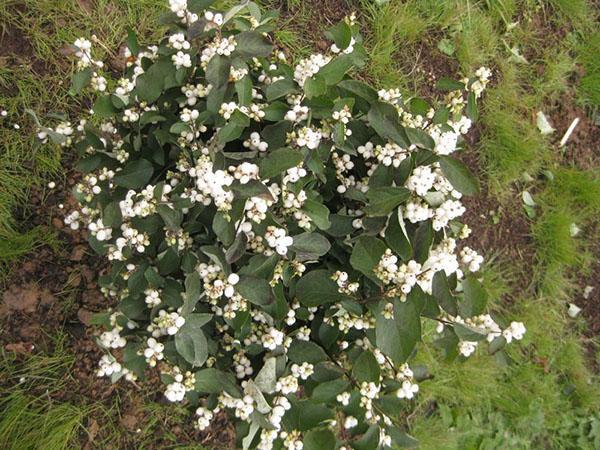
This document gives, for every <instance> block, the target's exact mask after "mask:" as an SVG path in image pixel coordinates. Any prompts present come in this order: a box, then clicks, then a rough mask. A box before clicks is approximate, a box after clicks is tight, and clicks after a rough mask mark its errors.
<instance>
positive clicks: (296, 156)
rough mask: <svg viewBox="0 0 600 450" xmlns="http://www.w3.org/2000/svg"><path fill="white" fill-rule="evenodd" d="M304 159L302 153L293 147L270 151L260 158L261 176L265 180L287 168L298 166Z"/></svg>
mask: <svg viewBox="0 0 600 450" xmlns="http://www.w3.org/2000/svg"><path fill="white" fill-rule="evenodd" d="M302 159H303V157H302V153H301V152H299V151H298V150H292V149H291V148H286V147H284V148H279V149H277V150H274V151H272V152H269V153H267V155H266V156H265V157H264V158H262V159H261V160H260V163H259V168H260V169H259V174H260V177H261V178H262V179H263V180H264V179H267V178H272V177H274V176H277V175H280V174H282V173H283V172H285V171H286V170H287V169H290V168H292V167H296V166H297V165H298V164H300V163H301V162H302Z"/></svg>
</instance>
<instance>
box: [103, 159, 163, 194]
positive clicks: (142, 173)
mask: <svg viewBox="0 0 600 450" xmlns="http://www.w3.org/2000/svg"><path fill="white" fill-rule="evenodd" d="M153 174H154V166H153V165H152V163H151V162H150V161H148V160H146V159H136V160H134V161H130V162H128V163H127V164H125V167H124V168H123V170H121V171H120V172H117V174H116V175H115V177H114V178H113V181H114V183H115V184H116V185H117V186H122V187H126V188H129V189H138V188H141V187H144V186H146V184H148V182H149V181H150V179H151V178H152V175H153Z"/></svg>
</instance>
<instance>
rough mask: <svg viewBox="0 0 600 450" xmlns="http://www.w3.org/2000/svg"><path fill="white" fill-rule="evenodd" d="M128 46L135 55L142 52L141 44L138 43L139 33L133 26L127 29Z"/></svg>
mask: <svg viewBox="0 0 600 450" xmlns="http://www.w3.org/2000/svg"><path fill="white" fill-rule="evenodd" d="M127 48H129V50H130V51H131V54H132V55H134V56H136V55H137V54H138V53H139V52H140V45H139V44H138V39H137V35H136V34H135V31H134V30H133V29H132V28H128V29H127Z"/></svg>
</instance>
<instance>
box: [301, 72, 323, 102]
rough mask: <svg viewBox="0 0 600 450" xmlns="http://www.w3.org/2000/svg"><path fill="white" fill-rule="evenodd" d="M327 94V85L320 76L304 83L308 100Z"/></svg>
mask: <svg viewBox="0 0 600 450" xmlns="http://www.w3.org/2000/svg"><path fill="white" fill-rule="evenodd" d="M325 92H327V83H326V82H325V79H324V78H323V77H322V76H319V75H318V74H317V75H315V76H314V77H312V78H308V79H307V80H306V81H305V82H304V93H305V94H306V97H307V98H308V99H311V98H315V97H319V96H321V95H323V94H325Z"/></svg>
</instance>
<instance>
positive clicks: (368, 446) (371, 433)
mask: <svg viewBox="0 0 600 450" xmlns="http://www.w3.org/2000/svg"><path fill="white" fill-rule="evenodd" d="M352 447H353V449H355V450H373V449H378V448H379V426H377V425H371V426H370V427H369V428H368V430H367V431H366V433H365V434H363V436H362V437H361V438H360V439H359V440H357V441H355V442H354V443H353V446H352Z"/></svg>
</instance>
